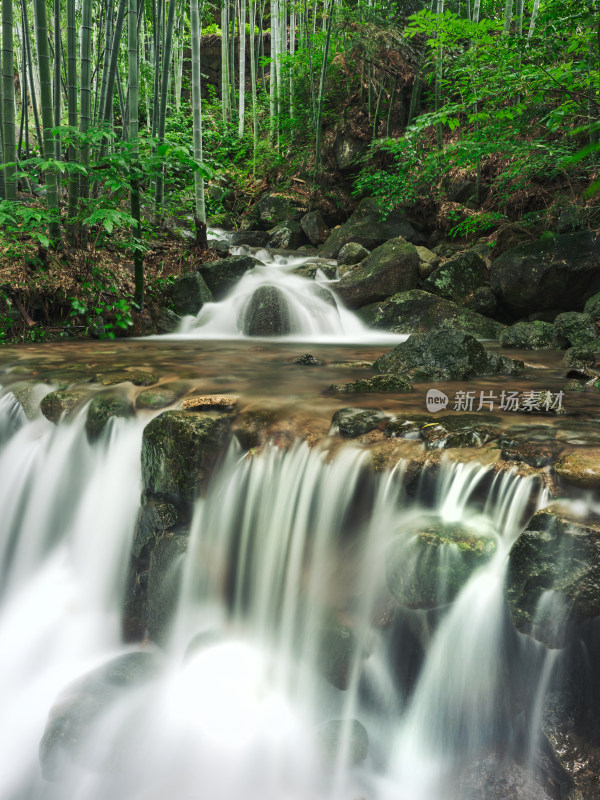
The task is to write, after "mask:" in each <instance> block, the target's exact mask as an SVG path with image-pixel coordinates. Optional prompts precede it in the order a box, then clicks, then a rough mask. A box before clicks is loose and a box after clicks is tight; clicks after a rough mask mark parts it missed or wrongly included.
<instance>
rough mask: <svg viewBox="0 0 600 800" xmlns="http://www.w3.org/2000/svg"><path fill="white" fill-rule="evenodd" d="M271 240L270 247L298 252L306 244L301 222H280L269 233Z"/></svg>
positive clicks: (268, 243) (268, 244)
mask: <svg viewBox="0 0 600 800" xmlns="http://www.w3.org/2000/svg"><path fill="white" fill-rule="evenodd" d="M269 234H270V239H269V241H268V242H267V246H268V247H275V248H279V249H281V250H296V249H297V248H298V247H300V246H301V245H303V244H305V243H306V236H305V235H304V231H303V230H302V227H301V225H300V223H299V222H293V221H290V220H287V221H286V222H280V223H279V225H276V226H275V227H274V228H273V229H272V230H270V231H269Z"/></svg>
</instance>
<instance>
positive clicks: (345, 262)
mask: <svg viewBox="0 0 600 800" xmlns="http://www.w3.org/2000/svg"><path fill="white" fill-rule="evenodd" d="M368 255H369V251H368V250H367V249H366V248H365V247H363V246H362V244H358V243H357V242H348V244H345V245H344V246H343V247H342V249H341V250H340V252H339V253H338V257H337V261H338V264H339V266H340V267H352V266H354V264H358V263H359V262H360V261H362V260H363V259H365V258H366V257H367V256H368Z"/></svg>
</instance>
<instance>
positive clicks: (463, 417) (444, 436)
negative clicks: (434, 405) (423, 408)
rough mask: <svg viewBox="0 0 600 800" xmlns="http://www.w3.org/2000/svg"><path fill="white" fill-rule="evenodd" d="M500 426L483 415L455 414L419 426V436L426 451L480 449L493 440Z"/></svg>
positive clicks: (436, 418)
mask: <svg viewBox="0 0 600 800" xmlns="http://www.w3.org/2000/svg"><path fill="white" fill-rule="evenodd" d="M499 432H500V424H499V423H498V421H497V420H494V419H493V418H492V419H491V420H490V419H489V418H488V417H486V415H485V414H481V413H476V414H455V415H453V416H448V417H435V419H434V420H431V421H430V422H427V423H426V424H425V425H422V426H421V429H420V435H421V438H422V439H423V440H424V441H425V447H426V448H427V449H428V450H443V449H445V448H448V447H481V446H482V445H483V444H485V443H486V442H490V441H492V440H493V439H495V438H496V437H497V436H498V434H499Z"/></svg>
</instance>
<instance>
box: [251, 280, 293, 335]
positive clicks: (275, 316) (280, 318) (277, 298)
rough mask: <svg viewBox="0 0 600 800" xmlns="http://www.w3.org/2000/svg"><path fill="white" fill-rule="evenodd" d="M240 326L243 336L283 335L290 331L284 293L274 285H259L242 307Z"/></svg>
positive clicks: (288, 313)
mask: <svg viewBox="0 0 600 800" xmlns="http://www.w3.org/2000/svg"><path fill="white" fill-rule="evenodd" d="M241 328H242V330H243V332H244V335H245V336H284V335H286V334H288V333H290V331H291V321H290V312H289V307H288V303H287V299H286V297H285V295H284V293H283V292H282V291H281V290H280V289H278V288H277V287H276V286H259V287H258V289H255V290H254V292H253V293H252V297H251V298H250V300H249V301H248V305H247V306H246V308H245V309H244V312H243V315H242V319H241Z"/></svg>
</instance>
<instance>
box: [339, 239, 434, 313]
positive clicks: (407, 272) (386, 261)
mask: <svg viewBox="0 0 600 800" xmlns="http://www.w3.org/2000/svg"><path fill="white" fill-rule="evenodd" d="M418 270H419V256H418V254H417V251H416V248H415V247H414V245H412V244H409V243H408V242H405V241H404V240H403V239H392V240H391V241H389V242H386V243H385V244H383V245H381V246H380V247H378V248H376V249H375V250H373V252H372V253H371V254H370V255H369V256H367V258H365V259H364V261H361V263H360V264H359V265H358V266H357V267H355V268H354V269H352V270H350V271H349V272H347V273H346V274H345V275H344V276H343V277H342V278H341V279H340V281H339V282H338V284H337V285H336V287H335V289H336V292H337V294H338V295H339V296H340V297H341V298H342V300H343V301H344V303H345V304H346V305H347V306H348V307H349V308H360V307H361V306H365V305H367V304H368V303H374V302H376V301H378V300H384V299H385V298H386V297H390V296H391V295H394V294H396V293H397V292H405V291H408V290H409V289H414V288H415V287H416V285H417V277H418Z"/></svg>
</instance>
